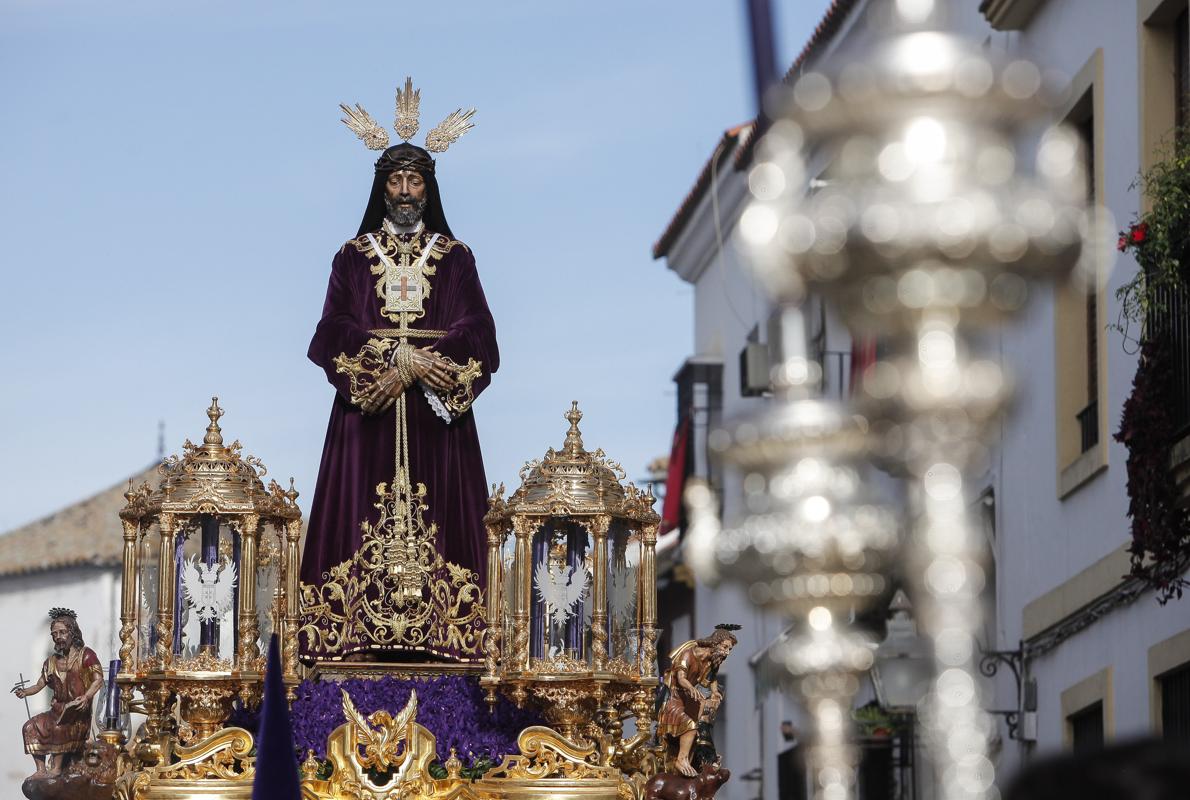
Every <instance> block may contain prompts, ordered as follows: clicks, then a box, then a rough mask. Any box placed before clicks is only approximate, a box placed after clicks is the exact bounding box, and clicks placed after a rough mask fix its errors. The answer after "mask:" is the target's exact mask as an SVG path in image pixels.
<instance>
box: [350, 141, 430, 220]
mask: <svg viewBox="0 0 1190 800" xmlns="http://www.w3.org/2000/svg"><path fill="white" fill-rule="evenodd" d="M402 169H412V170H415V171H417V172H418V173H420V174H421V176H422V178H424V179H425V182H426V209H425V211H424V212H423V213H422V218H421V220H422V222H423V223H424V224H425V226H426V230H428V231H432V232H433V233H441V234H443V235H445V236H449V237H451V238H452V239H453V238H454V234H453V233H452V232H451V230H450V225H448V224H447V222H446V212H444V211H443V210H442V193H441V192H439V191H438V180H437V179H436V178H435V177H434V159H433V158H431V157H430V154H429V153H428V152H427V151H425V150H423V149H422V148H420V147H418V146H417V145H413V144H409V143H408V142H403V143H401V144H398V145H395V146H393V147H390V148H388V149H387V150H385V151H384V152H383V153H381V154H380V158H378V159H376V175H375V177H374V178H373V179H372V193H371V194H370V195H368V207H367V208H365V209H364V218H363V220H362V221H361V222H360V225H359V232H358V233H356V236H363V235H364V234H365V233H371V232H372V231H375V230H378V229H379V228H380V225H381V224H382V223H383V222H384V217H385V215H386V214H387V213H388V209H387V208H386V207H385V205H384V185H385V183H387V182H388V176H389V175H391V174H392V173H394V172H396V171H398V170H402Z"/></svg>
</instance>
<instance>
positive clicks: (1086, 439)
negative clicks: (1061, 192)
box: [1078, 115, 1099, 453]
mask: <svg viewBox="0 0 1190 800" xmlns="http://www.w3.org/2000/svg"><path fill="white" fill-rule="evenodd" d="M1078 129H1079V133H1080V134H1082V138H1083V144H1084V146H1085V148H1086V149H1085V150H1084V151H1083V152H1084V154H1085V155H1084V159H1085V160H1084V164H1083V166H1084V168H1085V169H1086V171H1087V204H1088V205H1093V204H1094V203H1095V118H1094V116H1093V115H1092V116H1088V117H1087V118H1086V119H1084V120H1083V121H1082V122H1080V123H1079V125H1078ZM1083 307H1084V313H1085V315H1086V331H1087V334H1086V342H1085V347H1084V351H1085V354H1086V359H1087V394H1086V400H1087V405H1086V406H1085V407H1084V408H1083V410H1082V411H1080V412H1079V413H1078V427H1079V444H1080V449H1079V452H1080V453H1085V452H1087V451H1088V450H1090V449H1091V448H1092V447H1094V446H1095V445H1097V444H1099V287H1098V286H1097V285H1095V284H1094V283H1093V284H1092V285H1090V286H1088V287H1087V297H1086V301H1085V302H1084V303H1083Z"/></svg>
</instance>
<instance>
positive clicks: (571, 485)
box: [481, 403, 659, 774]
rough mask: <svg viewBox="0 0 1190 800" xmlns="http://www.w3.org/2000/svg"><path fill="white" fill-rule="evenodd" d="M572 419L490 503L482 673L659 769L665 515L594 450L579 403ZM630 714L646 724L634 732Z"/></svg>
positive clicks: (636, 766) (588, 736)
mask: <svg viewBox="0 0 1190 800" xmlns="http://www.w3.org/2000/svg"><path fill="white" fill-rule="evenodd" d="M565 418H566V420H567V421H568V422H569V423H570V429H569V431H568V432H567V434H566V440H565V443H564V444H563V446H562V448H561V449H560V450H554V449H552V448H551V449H550V450H549V451H548V452H547V453H546V454H545V457H544V458H542V459H541V460H537V461H531V462H529V463H527V464H526V465H525V466H524V468H522V470H521V481H522V483H521V486H520V487H519V488H518V489H517V490H516V491H515V492H513V494H512V495H511V496H510V497H508V498H507V499H505V497H504V487H503V486H500V487H499V488H496V489H495V490H494V492H493V494H492V496H491V498H490V499H489V501H488V503H489V511H488V513H487V515H486V516H485V517H484V524H485V526H486V527H487V531H488V619H489V620H490V621H491V624H490V626H489V628H488V630H487V638H486V641H485V643H484V648H485V656H486V660H485V674H484V675H483V676H482V678H481V683H482V685H483V686H484V687H485V688H486V690H487V694H488V699H489V702H495V700H496V695H497V692H501V693H503V694H505V695H507V696H508V697H509V698H511V699H512V700H513V701H514V702H516V703H517V704H518V705H523V704H525V703H526V702H532V703H533V704H534V705H536V706H537V707H539V708H540V709H541V710H542V712H543V713H544V714H545V716H546V719H547V720H548V721H549V723H550V724H551V725H552V726H553V727H554V728H556V729H557V730H558V731H559V732H560V733H561V734H562V736H563V737H565V738H566V739H568V740H571V741H579V742H590V743H592V744H595V743H598V745H599V750H600V752H601V753H602V757H603V758H604V759H605V763H611V762H615V765H616V766H617V767H620V768H622V769H623V770H624V771H625V772H628V773H636V772H642V773H645V774H647V773H648V771H649V770H648V765H647V764H643V763H641V761H642V758H644V757H645V756H646V755H647V754H648V753H649V752H650V751H647V750H646V749H645V748H644V747H643V744H644V742H645V740H646V738H647V734H648V731H649V730H650V727H651V722H652V715H653V703H654V696H655V689H656V687H657V644H656V639H657V629H656V607H657V582H656V566H655V550H656V542H657V524H658V522H659V518H658V516H657V514H656V513H655V512H654V511H653V497H652V495H651V494H650V493H649V492H647V491H641V490H639V489H637V488H636V487H635V486H633V485H632V484H631V483H627V484H622V483H621V480H622V479H623V478H624V471H623V469H622V468H621V467H620V466H619V465H618V464H616V463H614V462H612V461H610V460H609V459H608V458H607V457H606V456H605V455H604V453H603V451H602V450H596V451H595V452H593V453H592V452H588V451H587V450H586V449H585V448H584V446H583V439H582V434H581V432H580V431H579V427H578V423H579V420H581V419H582V412H581V411H579V408H578V403H573V404H572V405H571V409H570V411H569V412H568V413H567V414H566V415H565ZM629 717H635V718H636V724H637V729H638V730H639V731H641V733H638V734H637V735H636V736H635V737H633V738H632V739H631V740H629V741H627V742H625V741H623V740H622V739H621V735H622V732H623V722H624V720H626V719H628V718H629ZM523 752H524V751H523V750H522V753H523ZM629 762H632V763H629Z"/></svg>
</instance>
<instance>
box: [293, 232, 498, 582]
mask: <svg viewBox="0 0 1190 800" xmlns="http://www.w3.org/2000/svg"><path fill="white" fill-rule="evenodd" d="M373 235H374V236H375V237H376V238H377V240H378V241H381V242H382V244H383V240H384V239H386V238H391V237H389V234H388V233H386V232H384V231H377V232H375V233H373ZM417 235H418V236H420V237H421V240H422V243H421V244H422V247H423V248H424V247H425V246H426V245H427V243H428V242H429V239H430V236H431V234H430V233H428V232H425V231H423V232H422V233H420V234H417ZM402 238H403V240H405V241H408V239H409V236H403V237H402ZM361 240H362V241H366V239H364V237H361V239H358V240H353V241H351V242H348V243H347V244H345V245H343V247H342V248H341V249H340V250H339V252H338V254H337V255H336V256H335V258H334V261H333V262H332V264H331V277H330V285H329V286H328V287H327V293H326V303H325V304H324V306H323V310H322V319H321V320H320V321H319V323H318V328H317V329H316V330H315V332H314V338H313V340H312V341H311V342H310V351H309V356H310V360H311V361H313V362H314V363H315V364H317V365H318V366H320V367H322V368H323V369H324V370H325V371H326V376H327V379H328V380H329V381H330V382H331V385H332V386H334V387H335V389H336V396H335V401H334V405H333V407H332V409H331V419H330V424H329V425H328V426H327V432H326V443H325V445H324V446H323V450H322V465H321V467H320V468H319V470H318V484H317V485H316V486H315V488H314V500H313V503H312V505H311V508H310V526H309V530H308V532H307V534H306V545H305V552H304V553H303V556H302V568H301V580H302V582H303V583H307V584H321V583H322V582H323V580H324V579H325V574H324V573H326V571H327V570H329V569H330V568H331V567H333V566H335V565H337V564H339V563H341V562H343V561H347V560H348V559H350V558H351V557H352V556H353V555H354V554H355V552H356V550H358V549H359V547H360V545H361V543H362V534H361V531H360V523H361V522H363V521H364V520H368V521H369V522H372V523H375V522H376V520H377V518H378V517H379V512H378V511H377V509H375V508H374V507H373V503H375V502H376V499H377V496H376V487H377V485H378V484H380V483H387V484H391V483H392V480H393V474H394V468H395V438H396V422H395V419H394V416H395V413H396V412H395V410H394V409H395V406H394V408H390V409H388V410H387V411H385V412H383V413H381V414H378V415H367V414H364V413H363V412H362V411H360V409H359V408H358V407H357V406H355V405H354V404H353V403H352V402H351V391H350V381H349V378H348V376H347V375H345V374H342V373H339V372H337V371H336V367H335V363H334V360H335V358H336V357H337V356H339V355H341V354H345V355H347V356H354V355H356V354H358V353H359V351H360V350H361V348H363V346H364V345H365V344H366V343H367V341H368V340H369V339H370V338H375V337H374V335H373V334H371V333H369V331H371V330H376V329H391V328H395V327H397V323H395V322H394V321H392V320H391V319H388V318H386V317H384V316H382V314H381V311H382V309H383V305H384V301H383V300H381V299H380V298H379V297H378V296H377V291H376V285H377V280H378V278H377V275H376V274H374V273H373V271H372V268H373V266H378V264H379V259H377V258H376V256H375V255H373V254H371V253H370V249H369V248H368V247H366V246H364V247H363V248H362V249H364V250H365V251H368V252H367V254H365V253H364V252H361V248H360V247H357V246H356V242H360V241H361ZM441 241H442V240H440V242H439V245H441ZM446 241H447V242H448V243H449V244H448V248H449V249H448V250H447V252H446V253H445V255H443V256H442V257H441V258H439V259H437V260H436V262H432V263H436V264H437V271H436V273H435V274H434V275H432V276H429V278H428V280H429V282H430V292H429V295H428V297H426V298H425V299H424V300H423V308H424V310H425V315H424V316H422V317H421V318H420V319H418V320H416V321H415V322H413V323H412V325H411V327H413V328H415V329H424V330H440V331H445V332H446V335H444V336H442V337H441V338H438V339H436V340H435V339H424V338H423V339H413V340H411V344H413V345H414V346H415V347H419V348H420V347H430V348H431V349H433V350H434V351H436V352H438V353H440V354H442V355H444V356H446V357H447V358H449V359H451V360H452V361H454V362H455V363H457V364H466V363H467V361H468V359H475V360H477V361H478V362H479V363H480V365H481V370H482V374H481V375H480V377H478V378H476V379H475V381H474V383H473V384H472V391H473V392H474V395H475V396H476V397H478V395H479V393H480V392H481V391H482V390H483V389H484V387H486V386H487V385H488V384H489V383H490V382H491V374H492V373H493V372H495V371H496V369H497V367H498V366H499V363H500V356H499V352H498V350H497V348H496V329H495V325H494V323H493V321H492V315H491V312H490V311H488V304H487V300H486V299H485V298H484V293H483V287H482V286H481V285H480V283H479V275H478V273H477V272H476V270H475V258H474V257H473V256H472V254H471V251H470V249H468V248H467V246H466V245H464V244H463V243H462V242H458V241H453V240H450V239H449V238H447V239H446ZM405 396H406V398H407V399H406V405H407V419H408V430H409V464H410V473H411V474H410V482H411V483H412V485H413V486H414V487H416V486H417V484H419V483H422V484H425V487H426V504H427V505H428V506H429V510H428V511H427V512H426V515H425V519H426V522H427V524H428V523H430V522H434V523H436V524H437V526H438V550H439V552H440V553H442V555H443V557H444V558H445V559H446V560H447V561H451V562H454V563H455V564H458V565H460V566H463V567H467V568H468V569H471V570H473V571H474V572H476V573H477V574H478V575H479V583H480V585H481V586H483V585H485V584H486V579H487V575H486V550H487V535H486V533H485V531H484V527H483V515H484V513H485V512H486V511H487V478H486V477H485V475H484V470H483V458H482V456H481V454H480V449H479V435H478V433H477V432H476V429H475V416H474V414H473V413H472V412H471V411H470V409H468V410H467V411H465V412H464V413H462V414H461V415H459V416H457V417H455V419H454V420H453V421H452V422H450V423H449V424H447V423H446V422H445V421H444V420H443V419H442V418H441V417H439V416H438V415H437V414H435V412H434V410H433V408H431V406H430V404H429V402H428V401H427V400H426V397H425V395H424V393H423V391H422V389H421V387H420V385H416V384H415V385H414V386H411V387H409V388H408V389H406V390H405Z"/></svg>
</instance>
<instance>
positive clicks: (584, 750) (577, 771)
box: [482, 725, 620, 784]
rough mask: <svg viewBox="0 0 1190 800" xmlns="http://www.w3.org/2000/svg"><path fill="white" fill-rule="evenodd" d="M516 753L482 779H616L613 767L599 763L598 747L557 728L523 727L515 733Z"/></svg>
mask: <svg viewBox="0 0 1190 800" xmlns="http://www.w3.org/2000/svg"><path fill="white" fill-rule="evenodd" d="M517 749H519V750H520V751H521V752H520V755H516V756H506V757H505V758H504V760H503V761H502V762H501V763H500V765H499V766H497V767H495V768H493V769H492V770H490V771H489V772H488V773H487V774H485V775H484V777H483V781H482V782H483V783H485V784H486V783H495V782H497V781H500V780H512V781H520V780H543V779H546V778H566V779H570V780H608V781H617V782H618V781H619V780H620V773H619V771H618V770H617V769H615V768H614V767H609V766H605V765H603V764H601V763H600V754H599V749H598V748H597V747H596V746H595V745H594V744H578V743H575V742H572V741H570V740H569V739H567V738H565V737H563V736H562V735H560V734H559V733H558V732H557V731H555V730H552V729H550V728H545V727H542V726H539V725H535V726H533V727H530V728H525V729H524V730H523V731H521V735H520V736H518V737H517Z"/></svg>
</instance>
